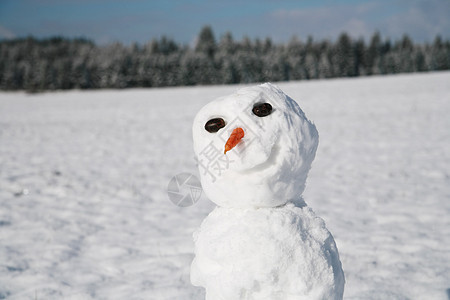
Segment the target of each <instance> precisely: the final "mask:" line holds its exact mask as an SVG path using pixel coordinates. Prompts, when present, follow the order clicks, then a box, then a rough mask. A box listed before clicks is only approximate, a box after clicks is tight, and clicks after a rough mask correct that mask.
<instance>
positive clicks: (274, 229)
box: [191, 203, 344, 300]
mask: <svg viewBox="0 0 450 300" xmlns="http://www.w3.org/2000/svg"><path fill="white" fill-rule="evenodd" d="M195 254H196V256H195V259H194V261H193V263H192V269H191V281H192V283H193V284H194V285H200V286H204V287H205V288H206V299H208V300H212V299H216V300H225V299H230V300H231V299H274V300H276V299H280V300H282V299H286V300H289V299H305V300H306V299H342V294H343V293H344V274H343V271H342V267H341V262H340V261H339V255H338V252H337V249H336V244H335V242H334V240H333V237H332V236H331V234H330V233H329V232H328V230H327V229H326V227H325V224H324V222H323V220H322V219H320V218H319V217H317V216H316V215H315V214H314V212H313V211H312V210H311V209H310V208H308V207H306V206H303V207H296V206H294V204H292V203H288V204H285V205H283V206H280V207H274V208H267V207H265V208H259V209H245V208H222V207H217V208H216V209H214V210H213V212H212V213H211V214H209V215H208V217H207V218H206V219H205V221H204V222H203V223H202V225H201V228H200V230H199V231H198V232H196V234H195Z"/></svg>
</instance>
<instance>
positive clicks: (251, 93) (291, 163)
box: [193, 84, 319, 208]
mask: <svg viewBox="0 0 450 300" xmlns="http://www.w3.org/2000/svg"><path fill="white" fill-rule="evenodd" d="M259 103H269V104H271V106H272V113H271V114H270V115H268V116H265V117H258V116H256V115H255V114H253V113H252V108H253V106H254V105H255V104H259ZM213 118H222V119H224V120H225V123H226V126H225V127H224V128H221V129H220V130H219V131H218V132H213V133H210V132H208V131H206V130H205V128H204V126H205V124H206V122H208V120H210V119H213ZM237 127H240V128H242V129H243V130H244V133H245V135H244V138H243V139H242V140H241V141H240V142H239V143H238V144H237V146H236V147H235V148H234V149H232V150H231V151H229V152H228V153H227V154H226V155H224V154H223V149H224V147H225V142H226V141H227V140H228V138H229V137H230V135H231V132H232V131H233V130H234V129H235V128H237ZM193 138H194V152H195V155H196V157H197V160H198V162H199V169H200V177H201V182H202V187H203V190H204V191H205V194H206V195H207V196H208V198H209V199H210V200H211V201H213V202H214V203H216V204H217V205H219V206H221V207H247V208H249V207H274V206H278V205H282V204H285V203H286V202H288V201H289V200H293V201H294V200H296V199H297V198H298V197H300V196H301V194H302V192H303V190H304V189H305V182H306V177H307V175H308V171H309V169H310V168H311V163H312V161H313V159H314V157H315V155H316V149H317V144H318V139H319V137H318V134H317V130H316V128H315V127H314V125H313V124H312V123H311V122H309V120H308V119H306V117H305V115H304V113H303V111H302V110H301V109H300V107H299V106H298V105H297V103H296V102H295V101H294V100H292V99H291V98H289V97H288V96H287V95H286V94H284V93H283V92H282V91H281V90H280V89H279V88H277V87H275V86H274V85H272V84H264V85H260V86H255V87H249V88H243V89H240V90H238V91H237V92H236V93H233V94H231V95H229V96H224V97H221V98H219V99H217V100H215V101H212V102H210V103H208V104H207V105H206V106H205V107H203V108H202V109H201V110H200V111H199V112H198V114H197V116H196V117H195V120H194V124H193Z"/></svg>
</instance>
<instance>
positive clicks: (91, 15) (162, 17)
mask: <svg viewBox="0 0 450 300" xmlns="http://www.w3.org/2000/svg"><path fill="white" fill-rule="evenodd" d="M206 25H209V26H211V28H212V30H213V32H214V36H215V38H216V40H219V39H220V38H221V37H222V36H223V35H224V34H225V33H226V32H230V33H231V34H232V36H233V38H234V39H235V40H242V39H243V38H244V37H248V38H250V39H251V40H255V39H261V40H263V39H265V38H270V39H272V41H274V42H275V43H287V42H289V41H290V40H291V39H292V38H293V37H297V38H298V39H299V40H301V41H306V39H307V37H308V36H311V37H313V38H314V40H315V41H321V40H330V41H334V40H336V39H337V38H338V37H339V35H340V34H342V33H344V32H345V33H347V34H348V35H349V36H350V37H351V38H352V39H359V38H363V39H364V40H365V41H368V40H369V39H370V37H371V36H373V34H374V33H375V32H379V33H380V35H381V37H382V38H383V39H386V40H393V41H396V40H400V39H401V38H402V37H403V36H404V35H408V36H409V37H410V38H411V40H413V41H414V42H415V43H431V42H433V40H434V39H435V38H436V36H440V37H441V38H442V39H443V40H448V39H449V38H450V30H448V28H450V1H445V0H431V1H424V0H414V1H406V0H395V1H387V0H382V1H374V0H345V1H340V2H339V3H336V2H335V1H332V0H325V1H312V0H305V1H301V2H298V1H293V0H283V1H278V2H272V1H268V0H265V1H256V0H250V1H247V2H245V3H239V2H237V1H228V2H222V1H207V0H195V1H171V2H167V1H159V0H157V1H142V0H134V1H128V2H125V1H121V0H112V1H108V0H96V1H86V0H85V1H75V0H65V1H56V0H44V1H40V2H39V3H37V2H35V1H32V0H19V1H11V0H6V1H2V2H0V40H5V39H14V38H26V37H28V36H32V37H35V38H37V39H46V38H52V37H58V36H59V37H64V38H85V39H87V40H91V41H93V42H94V43H95V44H98V45H103V44H110V43H113V42H121V43H122V44H125V45H130V44H133V43H137V44H145V43H147V42H149V41H151V40H153V39H160V38H161V37H163V36H165V37H167V38H169V39H171V40H173V41H175V42H177V43H179V44H183V45H186V44H187V45H190V46H192V45H194V44H195V41H196V39H197V36H198V34H199V32H200V30H201V29H202V28H203V27H204V26H206Z"/></svg>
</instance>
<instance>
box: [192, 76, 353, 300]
mask: <svg viewBox="0 0 450 300" xmlns="http://www.w3.org/2000/svg"><path fill="white" fill-rule="evenodd" d="M262 103H269V104H270V108H271V110H270V112H269V114H263V115H262V116H258V115H255V107H256V111H258V106H261V104H262ZM252 108H253V110H252ZM252 111H253V113H252ZM218 118H220V119H221V120H222V121H223V122H222V121H220V122H219V123H218V124H219V126H218V127H220V128H219V129H218V130H216V129H217V128H218V127H217V128H215V129H214V132H208V131H207V130H205V128H206V127H207V125H205V124H206V123H207V122H208V121H210V120H213V122H217V121H215V120H216V119H218ZM237 127H239V128H242V129H243V130H244V132H245V135H244V137H243V138H242V141H239V142H238V144H237V145H236V147H234V148H235V149H232V150H231V151H230V152H228V153H227V154H226V156H227V157H226V160H224V159H223V157H220V158H218V159H220V160H219V162H226V163H227V165H226V168H223V167H222V168H219V169H208V167H209V168H213V167H212V166H213V165H212V164H210V165H208V164H205V162H204V160H203V161H202V159H203V158H202V155H203V154H204V153H209V154H208V155H209V156H208V158H211V153H210V152H206V150H205V149H210V148H211V149H215V148H218V147H220V146H222V147H223V144H224V137H227V136H230V134H231V132H234V131H233V130H234V129H235V128H237ZM193 133H194V150H195V153H196V155H197V158H198V160H199V167H200V175H201V180H202V186H203V189H204V190H205V193H206V195H207V196H208V197H209V198H210V199H211V200H212V201H213V202H215V203H216V204H218V205H219V207H217V208H216V209H214V211H213V212H211V213H210V214H209V216H208V217H207V218H206V219H205V220H204V221H203V223H202V225H201V227H200V229H199V230H198V231H197V232H196V233H195V234H194V241H195V255H196V257H195V259H194V261H193V262H192V266H191V281H192V283H193V284H194V285H197V286H203V287H205V289H206V298H207V299H208V300H234V299H270V300H272V299H342V295H343V291H344V282H345V280H344V273H343V271H342V267H341V263H340V260H339V254H338V251H337V248H336V245H335V242H334V239H333V237H332V235H331V234H330V232H329V231H328V230H327V228H326V227H325V224H324V222H323V220H322V219H320V218H319V217H317V216H316V215H315V214H314V212H313V211H312V210H311V209H310V208H308V207H307V206H306V204H305V203H304V202H303V200H302V198H301V193H302V192H303V190H304V187H305V182H306V176H307V173H308V171H309V169H310V166H311V163H312V161H313V159H314V156H315V152H316V149H317V144H318V134H317V131H316V129H315V126H314V125H313V124H312V123H311V122H310V121H309V120H308V119H306V117H305V115H304V113H303V112H302V111H301V110H300V108H299V107H298V105H297V104H296V103H295V101H294V100H292V99H291V98H289V97H288V96H286V95H285V94H284V93H283V92H282V91H281V90H279V89H278V88H276V87H275V86H273V85H271V84H264V85H261V86H257V87H253V88H247V89H243V90H240V91H238V92H237V93H236V94H234V95H231V96H228V97H224V98H220V99H218V100H216V101H214V102H212V103H210V104H209V105H207V106H205V107H204V108H203V109H202V110H201V111H200V112H199V113H198V114H197V116H196V118H195V121H194V129H193ZM225 140H226V138H225ZM208 151H209V150H208ZM221 155H225V154H221ZM213 171H215V172H213Z"/></svg>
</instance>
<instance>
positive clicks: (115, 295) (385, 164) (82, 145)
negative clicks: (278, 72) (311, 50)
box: [0, 72, 450, 300]
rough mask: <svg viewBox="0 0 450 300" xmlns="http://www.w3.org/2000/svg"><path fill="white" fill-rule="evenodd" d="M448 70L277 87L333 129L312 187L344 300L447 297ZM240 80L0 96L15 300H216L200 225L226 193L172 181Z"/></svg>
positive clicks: (325, 133) (324, 128)
mask: <svg viewBox="0 0 450 300" xmlns="http://www.w3.org/2000/svg"><path fill="white" fill-rule="evenodd" d="M449 82H450V72H437V73H422V74H408V75H398V76H387V77H367V78H356V79H336V80H324V81H302V82H289V83H280V84H278V85H279V86H280V88H281V89H282V90H283V91H284V92H286V94H288V95H289V96H291V97H292V98H293V99H296V100H297V101H298V103H299V105H300V106H301V108H302V109H303V110H304V111H305V113H306V115H307V116H308V118H310V119H311V120H314V123H315V125H316V127H317V129H318V131H319V132H320V146H319V147H318V150H317V154H316V158H315V160H314V163H313V165H312V168H311V171H310V173H309V176H308V181H307V188H306V189H305V191H304V193H303V195H304V197H305V199H307V201H308V205H309V207H311V208H312V209H314V211H315V212H316V213H317V215H319V216H321V217H322V218H323V219H324V220H325V222H326V224H327V228H328V229H330V231H331V232H333V236H334V238H335V241H336V244H337V246H338V248H339V255H340V259H341V261H342V265H343V268H344V272H345V280H346V284H345V292H344V299H351V300H355V299H437V300H447V299H448V296H447V295H448V294H449V292H448V291H450V260H449V254H450V218H449V217H448V216H449V215H450V201H449V199H450V151H449V149H450V135H449V128H450V118H449V115H450V85H449ZM238 88H240V87H237V86H220V87H214V86H213V87H189V88H167V89H150V90H146V89H135V90H121V91H113V90H111V91H83V92H80V91H70V92H55V93H44V94H34V95H29V94H25V93H22V92H17V93H16V92H14V93H13V92H11V93H3V92H2V93H0V299H1V298H6V299H8V300H9V299H204V298H205V294H204V290H203V289H202V288H197V287H194V286H192V285H191V283H190V279H189V276H190V274H189V273H190V272H189V270H190V263H191V261H192V259H193V258H194V244H193V242H192V232H193V231H194V230H195V229H196V228H198V227H199V226H200V224H201V222H202V221H203V220H204V219H205V217H206V216H207V215H208V214H209V213H210V212H211V211H212V210H213V208H214V206H215V205H214V204H213V203H211V202H210V201H207V200H206V198H205V197H203V198H202V199H201V200H200V201H199V202H197V203H196V204H195V205H193V206H191V207H188V208H180V207H177V206H175V205H173V204H172V202H170V201H169V199H168V196H167V192H166V188H167V184H168V183H169V181H170V179H171V178H172V177H173V176H174V175H176V174H178V173H183V172H189V173H193V174H196V176H197V177H199V175H198V169H197V166H196V161H195V160H194V152H193V150H192V148H193V144H192V132H191V129H192V120H193V119H194V117H195V115H196V113H197V112H198V111H199V110H200V109H201V107H203V106H204V105H205V104H207V103H209V102H210V101H211V100H212V99H216V98H217V97H220V96H223V95H228V94H231V93H233V92H234V91H236V90H237V89H238ZM232 151H233V150H232ZM230 153H231V152H230Z"/></svg>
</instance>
